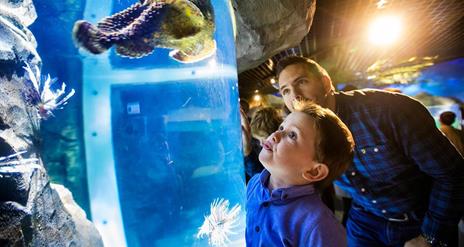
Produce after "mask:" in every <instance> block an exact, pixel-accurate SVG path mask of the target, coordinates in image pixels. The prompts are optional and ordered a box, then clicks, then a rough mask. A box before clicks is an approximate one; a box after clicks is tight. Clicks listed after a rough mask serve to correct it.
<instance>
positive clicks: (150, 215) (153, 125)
mask: <svg viewBox="0 0 464 247" xmlns="http://www.w3.org/2000/svg"><path fill="white" fill-rule="evenodd" d="M38 2H40V5H41V7H40V8H38V15H39V22H38V23H39V24H37V25H36V27H35V29H36V32H37V33H39V34H38V36H39V38H38V44H39V48H40V49H39V51H41V55H42V54H43V57H44V58H45V59H44V69H43V71H44V72H46V73H51V74H54V75H57V74H58V76H60V78H61V79H63V78H64V80H66V81H67V84H68V85H71V86H72V87H74V88H75V89H76V90H77V91H78V93H77V94H76V96H75V97H79V98H78V99H73V100H76V102H79V104H78V106H76V107H77V108H78V109H79V111H80V112H82V116H83V117H82V118H81V121H82V125H80V126H76V128H79V129H81V130H82V139H83V142H84V144H85V167H84V168H85V169H86V174H87V176H86V180H87V184H88V186H85V190H86V191H85V192H82V188H81V191H73V193H80V194H82V195H86V196H87V195H88V198H89V204H90V205H89V206H90V210H89V215H90V214H91V216H92V220H93V222H94V223H95V225H96V227H97V228H98V230H99V232H100V233H101V235H102V237H103V240H104V242H105V245H106V246H131V247H132V246H208V239H207V238H197V233H198V230H199V227H200V226H201V225H202V224H203V222H204V220H205V216H207V215H209V214H210V204H211V203H212V202H213V201H214V200H215V199H216V198H222V199H225V200H228V201H229V202H230V208H231V207H232V206H234V205H236V204H238V205H241V207H242V209H241V211H240V213H239V215H238V218H237V224H236V226H235V227H234V228H233V229H231V230H232V231H233V232H235V234H230V235H229V236H228V237H229V238H230V240H231V242H229V243H228V246H244V228H245V221H244V220H245V218H244V217H245V213H244V204H245V181H244V171H243V157H242V154H241V139H240V138H241V135H240V134H241V133H240V121H239V120H240V119H239V112H238V109H239V108H238V86H237V73H236V64H235V61H236V60H235V46H234V37H233V27H232V21H231V16H230V13H231V12H230V9H229V8H230V6H229V3H228V1H226V0H214V1H212V3H213V7H214V14H215V24H216V31H215V34H214V38H215V40H216V44H217V51H216V54H215V55H213V56H212V57H209V58H207V59H205V60H203V61H199V62H196V63H191V64H182V63H179V62H177V61H174V60H173V59H171V58H170V57H169V56H168V53H169V51H170V50H169V49H156V50H155V52H154V53H153V54H151V55H150V56H147V57H144V58H141V59H128V58H122V57H119V56H118V55H116V54H115V52H114V49H111V50H109V51H107V52H105V53H103V54H100V55H97V56H96V55H92V54H89V53H86V52H82V51H80V52H78V49H76V48H75V47H74V46H73V44H72V40H71V39H70V37H71V33H70V32H71V28H72V24H73V23H74V21H76V20H78V19H85V20H87V21H89V22H91V23H94V24H95V23H96V22H98V21H99V20H101V19H102V18H104V17H106V16H108V15H111V14H113V13H115V12H118V11H120V10H122V9H124V8H126V7H127V6H130V5H131V4H133V3H135V2H136V0H134V1H128V0H101V1H69V2H68V1H66V2H63V5H62V6H60V5H59V4H57V3H53V4H51V2H48V1H45V2H43V3H42V1H39V0H38ZM51 7H52V8H51ZM52 10H53V11H52ZM70 13H73V14H70ZM58 16H60V18H57V17H58ZM66 18H71V19H66ZM61 22H64V24H63V23H61ZM50 27H55V28H56V29H58V28H59V27H63V29H64V31H63V30H54V29H50ZM70 61H71V62H70ZM64 112H65V111H64ZM87 187H88V190H87Z"/></svg>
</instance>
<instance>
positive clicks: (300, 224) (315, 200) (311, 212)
mask: <svg viewBox="0 0 464 247" xmlns="http://www.w3.org/2000/svg"><path fill="white" fill-rule="evenodd" d="M269 177H270V173H269V172H268V171H267V170H263V171H262V172H261V173H260V174H257V175H255V176H254V177H253V178H252V179H251V180H250V182H249V183H248V187H247V205H246V209H247V216H246V218H247V219H246V221H247V222H246V223H247V229H246V243H247V246H275V247H278V246H312V247H319V246H320V247H322V246H347V242H346V234H345V229H344V228H343V226H342V225H341V224H340V223H339V222H338V221H337V219H336V218H335V216H334V215H333V214H332V212H331V211H330V210H329V209H328V208H327V207H326V206H325V205H324V204H323V202H322V200H321V198H320V195H319V193H317V191H316V190H315V188H314V186H313V185H312V184H309V185H303V186H294V187H290V188H284V189H276V190H273V191H272V194H271V193H270V191H269V189H268V188H267V184H268V181H269Z"/></svg>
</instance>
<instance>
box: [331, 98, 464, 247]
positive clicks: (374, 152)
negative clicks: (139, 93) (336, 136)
mask: <svg viewBox="0 0 464 247" xmlns="http://www.w3.org/2000/svg"><path fill="white" fill-rule="evenodd" d="M335 97H336V104H337V108H336V113H337V115H338V116H339V117H340V119H341V120H342V121H343V122H344V123H345V124H346V125H347V126H348V128H349V129H350V130H351V132H352V134H353V137H354V140H355V143H356V147H355V157H354V162H353V165H352V166H351V167H350V168H349V169H348V170H347V171H346V172H345V174H344V175H343V176H342V177H341V178H340V179H339V180H338V181H337V182H336V183H337V185H339V186H340V187H342V189H344V190H346V191H348V192H350V193H351V195H352V197H353V201H354V202H355V203H356V204H358V205H360V206H362V207H363V208H364V209H365V210H367V211H369V212H371V213H373V214H375V215H378V216H381V217H384V218H403V217H404V213H411V212H417V211H422V212H426V213H425V217H424V220H423V222H422V232H423V233H424V234H427V235H428V236H433V237H435V238H437V239H442V240H444V241H446V239H447V237H446V236H447V235H446V234H447V233H449V232H450V229H454V230H455V229H456V226H457V223H458V221H459V219H460V218H461V215H462V213H463V205H464V159H463V157H462V156H460V154H459V153H458V152H457V151H456V149H455V148H454V147H453V146H452V144H451V143H450V142H449V141H448V139H446V137H445V136H444V135H443V134H442V133H441V132H440V131H439V130H438V129H437V128H436V126H435V122H434V120H433V118H432V117H431V115H430V113H429V112H428V111H427V109H426V108H425V107H424V106H423V105H422V104H420V103H419V102H418V101H416V100H414V99H412V98H410V97H407V96H405V95H402V94H396V93H389V92H383V91H379V90H356V91H351V92H345V93H343V92H341V93H337V94H336V96H335Z"/></svg>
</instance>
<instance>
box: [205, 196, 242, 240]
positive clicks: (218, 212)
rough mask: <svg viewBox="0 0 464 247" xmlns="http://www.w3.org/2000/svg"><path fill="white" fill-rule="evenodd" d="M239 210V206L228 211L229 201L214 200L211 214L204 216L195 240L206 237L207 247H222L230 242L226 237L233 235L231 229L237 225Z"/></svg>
mask: <svg viewBox="0 0 464 247" xmlns="http://www.w3.org/2000/svg"><path fill="white" fill-rule="evenodd" d="M240 209H241V207H240V205H239V204H236V205H235V206H234V207H232V209H229V200H225V199H223V198H221V199H219V198H217V199H215V200H214V201H213V202H212V203H211V214H210V215H208V216H205V221H204V222H203V225H202V226H201V227H200V228H199V231H198V234H197V238H203V237H205V236H207V237H208V243H209V245H212V246H224V245H225V244H226V243H227V242H229V241H230V239H229V237H228V236H229V235H230V234H234V232H233V231H232V228H234V227H235V224H236V223H237V220H238V218H237V216H238V214H239V213H240Z"/></svg>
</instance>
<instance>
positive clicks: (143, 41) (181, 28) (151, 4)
mask: <svg viewBox="0 0 464 247" xmlns="http://www.w3.org/2000/svg"><path fill="white" fill-rule="evenodd" d="M214 29H215V25H214V17H213V8H212V6H211V3H210V1H209V0H164V1H161V0H142V1H141V2H138V3H136V4H134V5H132V6H130V7H129V8H127V9H125V10H123V11H121V12H119V13H116V14H114V15H112V16H110V17H106V18H104V19H103V20H101V21H100V22H99V23H98V24H97V25H96V26H94V25H92V24H91V23H89V22H87V21H82V20H80V21H77V22H76V23H75V24H74V30H73V37H74V39H75V41H76V42H77V44H78V45H79V46H82V47H83V48H85V49H86V50H88V51H89V52H91V53H94V54H100V53H102V52H104V51H106V50H107V49H109V48H110V47H111V46H113V45H115V46H116V53H117V54H119V55H121V56H124V57H130V58H139V57H143V56H146V55H148V54H150V53H152V52H153V50H154V49H155V48H156V47H163V48H170V49H173V51H171V52H170V53H169V55H170V56H171V57H172V58H174V59H175V60H177V61H179V62H182V63H192V62H196V61H199V60H202V59H204V58H206V57H209V56H211V55H213V54H214V52H215V51H216V42H215V41H214V39H213V34H214Z"/></svg>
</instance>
